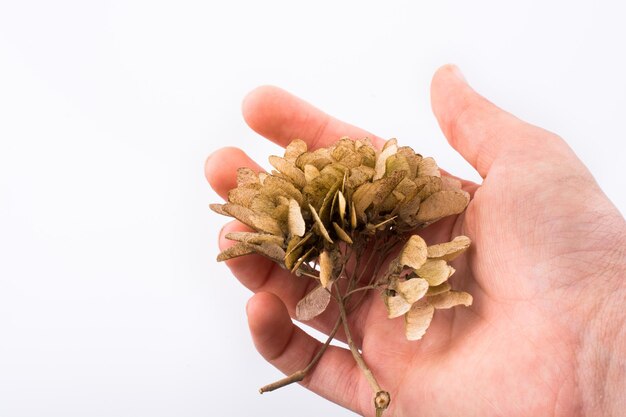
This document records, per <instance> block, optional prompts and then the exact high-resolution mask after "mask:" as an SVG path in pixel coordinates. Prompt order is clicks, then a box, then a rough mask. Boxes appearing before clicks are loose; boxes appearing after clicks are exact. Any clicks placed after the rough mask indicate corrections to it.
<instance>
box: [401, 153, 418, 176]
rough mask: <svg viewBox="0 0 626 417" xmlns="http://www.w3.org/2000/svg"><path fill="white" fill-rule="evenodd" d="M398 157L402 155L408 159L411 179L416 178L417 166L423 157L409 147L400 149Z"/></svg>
mask: <svg viewBox="0 0 626 417" xmlns="http://www.w3.org/2000/svg"><path fill="white" fill-rule="evenodd" d="M398 155H402V156H404V157H405V158H406V161H407V163H408V164H409V170H410V174H409V178H415V177H416V176H417V166H418V165H419V162H420V161H421V160H422V156H421V155H418V154H416V153H415V151H413V149H411V148H410V147H408V146H401V147H399V148H398Z"/></svg>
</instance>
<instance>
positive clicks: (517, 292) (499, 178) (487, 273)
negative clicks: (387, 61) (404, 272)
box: [206, 66, 626, 417]
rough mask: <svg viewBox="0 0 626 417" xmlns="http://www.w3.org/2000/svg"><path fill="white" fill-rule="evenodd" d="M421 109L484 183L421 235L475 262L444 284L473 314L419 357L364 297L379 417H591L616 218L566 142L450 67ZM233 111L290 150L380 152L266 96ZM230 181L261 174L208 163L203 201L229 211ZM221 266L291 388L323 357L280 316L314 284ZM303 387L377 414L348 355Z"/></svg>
mask: <svg viewBox="0 0 626 417" xmlns="http://www.w3.org/2000/svg"><path fill="white" fill-rule="evenodd" d="M432 104H433V110H434V112H435V115H436V117H437V119H438V121H439V123H440V126H441V128H442V130H443V132H444V134H445V136H446V137H447V138H448V140H449V142H450V143H451V145H452V146H453V147H454V148H455V149H456V150H457V151H459V152H460V153H461V155H462V156H463V157H464V158H465V159H467V160H468V161H469V162H470V163H471V164H472V165H473V166H474V167H475V168H476V169H477V171H478V172H479V173H480V175H481V176H482V177H483V178H484V181H483V183H482V184H481V185H480V186H479V185H476V184H473V183H470V182H466V181H465V182H464V188H465V189H466V190H467V191H469V192H470V193H471V194H472V195H473V198H472V200H471V202H470V204H469V206H468V208H467V210H466V212H465V213H463V214H461V215H460V216H457V217H455V218H447V219H444V220H442V221H440V222H438V223H436V224H434V225H432V226H430V227H429V228H427V229H425V230H423V231H422V232H420V234H421V235H422V236H423V237H424V239H425V240H426V241H427V242H428V244H434V243H439V242H443V241H447V240H450V239H451V238H453V237H454V236H457V235H460V234H464V235H467V236H469V237H470V238H471V239H472V242H473V245H472V247H471V249H470V250H469V251H468V252H467V253H466V254H465V255H463V256H462V257H460V258H459V259H458V260H456V261H455V263H454V266H455V268H456V269H457V272H456V274H455V275H454V276H453V277H452V278H451V280H452V282H453V286H454V288H455V289H461V290H464V291H468V292H469V293H471V294H472V295H473V296H474V304H473V305H472V306H471V307H470V308H462V307H460V308H456V309H452V310H439V311H437V312H436V313H435V318H434V319H433V323H432V324H431V327H430V328H429V329H428V331H427V333H426V335H425V336H424V338H423V339H422V340H421V341H419V342H408V341H406V339H405V336H404V329H403V327H404V321H403V320H402V319H401V318H400V319H394V320H389V319H387V315H386V310H385V306H384V304H383V302H382V300H381V298H380V296H379V295H378V294H377V293H375V292H372V293H371V294H370V296H369V298H368V299H366V300H365V302H364V303H363V304H362V305H361V307H360V308H359V309H358V310H357V311H355V312H354V313H353V314H352V315H351V316H350V325H351V328H352V329H353V333H354V334H353V335H352V336H353V338H354V340H355V342H356V343H357V345H358V346H359V348H360V349H361V350H362V351H363V356H364V358H365V360H366V361H367V363H368V365H369V366H370V368H371V369H372V371H373V372H374V374H375V375H376V376H377V379H378V381H379V382H380V385H381V386H382V387H383V388H384V389H385V390H387V391H389V392H390V393H391V396H392V402H391V406H390V408H389V410H388V411H387V412H386V413H388V415H390V416H396V417H402V416H424V417H425V416H451V415H452V416H456V415H464V416H473V415H476V416H491V415H494V416H543V415H549V416H561V415H562V416H572V415H577V414H584V413H586V412H587V411H586V410H589V409H595V410H596V411H597V412H599V413H600V408H599V407H601V406H602V404H600V403H599V402H598V401H600V402H601V400H598V399H597V398H596V399H595V400H594V399H593V398H592V399H591V400H589V399H587V398H586V396H585V395H584V393H585V392H586V390H588V389H589V388H590V387H591V386H592V385H594V384H599V383H602V382H603V381H605V380H606V378H608V377H611V376H613V377H615V375H612V374H611V372H613V371H614V367H611V366H609V365H608V364H607V365H606V367H605V368H603V367H602V365H598V363H596V362H599V361H601V359H602V358H599V356H602V355H603V354H604V355H608V356H610V354H609V353H608V352H600V353H599V351H598V346H597V344H598V343H597V340H596V339H599V338H604V340H610V338H611V337H613V336H615V335H617V334H619V332H620V329H621V328H620V326H621V324H620V321H619V320H618V321H617V324H615V325H607V324H606V323H607V320H605V318H606V317H607V315H609V314H612V312H613V311H615V310H617V308H618V307H619V306H620V305H621V304H622V303H623V302H624V300H625V297H624V294H625V292H626V291H625V290H624V283H623V280H622V279H621V278H622V274H623V271H624V269H625V267H624V259H625V257H626V252H625V245H624V236H626V233H625V232H626V225H625V222H624V219H623V218H622V217H621V215H620V214H619V212H618V211H617V210H616V209H615V208H614V207H613V205H612V204H611V203H610V202H609V201H608V199H607V198H606V197H605V196H604V194H603V193H602V191H601V190H600V189H599V188H598V186H597V184H596V183H595V181H594V180H593V178H592V176H591V175H590V174H589V172H588V171H587V170H586V168H585V167H584V166H583V165H582V163H581V162H580V161H579V160H578V159H577V157H576V156H575V155H574V154H573V152H572V151H571V150H570V149H569V147H568V146H567V145H566V144H565V142H563V141H562V140H561V139H560V138H559V137H557V136H556V135H554V134H551V133H549V132H547V131H545V130H542V129H540V128H538V127H535V126H531V125H529V124H527V123H524V122H523V121H521V120H519V119H517V118H515V117H514V116H512V115H510V114H508V113H506V112H504V111H503V110H501V109H499V108H497V107H496V106H494V105H493V104H491V103H490V102H488V101H487V100H485V99H484V98H482V97H481V96H479V95H478V94H477V93H475V92H474V91H473V90H472V89H471V88H470V87H469V86H468V85H467V84H466V83H465V81H464V80H463V79H462V76H460V73H459V72H458V70H457V69H456V68H455V67H452V66H446V67H443V68H442V69H440V70H439V71H438V72H437V74H436V75H435V77H434V79H433V83H432ZM243 111H244V117H245V118H246V121H247V122H248V124H249V125H250V126H251V127H252V128H253V129H254V130H256V131H257V132H259V133H260V134H262V135H263V136H265V137H267V138H268V139H270V140H272V141H275V142H276V143H278V144H280V145H283V146H284V145H286V144H287V143H288V142H289V141H291V140H292V139H294V138H296V137H297V138H301V139H304V140H305V141H307V142H308V144H309V148H316V147H320V146H327V145H328V144H330V143H331V142H334V141H335V140H337V139H338V138H339V137H342V136H351V137H353V138H361V137H366V136H367V137H370V138H371V139H372V140H373V141H374V143H375V145H376V144H377V145H381V144H382V140H381V139H379V138H377V137H376V136H374V135H372V134H370V133H368V132H365V131H363V130H361V129H359V128H356V127H354V126H350V125H348V124H345V123H342V122H340V121H338V120H336V119H333V118H331V117H330V116H328V115H326V114H324V113H322V112H321V111H319V110H317V109H315V108H314V107H312V106H310V105H309V104H307V103H305V102H303V101H302V100H300V99H298V98H296V97H294V96H291V95H290V94H288V93H286V92H284V91H282V90H279V89H277V88H273V87H262V88H259V89H257V90H255V91H254V92H253V93H251V94H250V95H249V96H248V98H247V99H246V101H245V102H244V108H243ZM408 145H410V143H409V144H408ZM240 166H248V167H251V168H253V169H256V170H260V168H259V167H258V165H256V164H255V163H254V162H253V161H252V160H250V159H249V158H248V157H247V156H246V155H245V154H244V153H243V152H242V151H241V150H239V149H235V148H225V149H222V150H220V151H218V152H216V153H215V154H213V155H212V156H211V157H210V158H209V159H208V161H207V166H206V175H207V178H208V180H209V182H210V184H211V186H212V187H213V188H214V189H215V190H216V191H217V192H218V193H219V194H220V195H222V196H226V194H227V191H228V190H229V189H231V188H234V187H235V185H236V184H235V178H236V175H235V171H236V169H237V168H238V167H240ZM243 229H244V226H243V225H242V224H240V223H237V222H232V223H230V224H228V225H227V226H226V227H225V228H224V230H223V231H222V236H220V246H221V247H222V249H223V248H225V247H226V246H228V245H230V244H231V242H229V241H228V240H225V239H224V235H225V234H226V233H227V232H230V231H233V230H243ZM228 266H229V267H230V268H231V270H232V271H233V273H234V274H235V276H236V277H237V278H238V279H239V280H240V281H241V282H242V283H243V284H244V285H245V286H247V287H248V288H250V289H251V290H252V291H254V292H255V293H256V294H255V296H254V297H253V298H252V299H251V300H250V302H249V304H248V307H247V311H248V319H249V324H250V330H251V333H252V336H253V338H254V342H255V344H256V346H257V349H258V350H259V352H260V353H261V354H262V355H263V356H264V357H265V358H266V359H267V360H268V361H270V362H271V363H272V364H274V365H275V366H277V367H278V368H279V369H280V370H282V371H283V372H285V373H287V374H289V373H292V372H294V371H297V370H299V369H302V368H304V367H305V366H306V365H307V364H308V362H309V361H310V360H311V358H312V357H313V355H314V354H315V352H316V351H317V350H318V349H319V348H320V343H319V342H318V341H317V340H315V339H314V338H312V337H311V336H309V335H307V334H306V333H305V332H303V331H302V330H300V329H299V328H298V327H296V326H294V325H293V324H292V322H291V317H293V316H294V315H295V305H296V303H297V302H298V300H300V299H301V298H302V296H303V295H304V294H305V293H306V292H307V290H308V289H310V282H309V281H308V280H305V279H298V278H295V277H293V276H291V275H290V274H289V273H288V272H287V271H285V270H282V269H281V268H279V267H276V266H275V264H274V263H272V262H271V261H269V260H267V259H265V258H262V257H260V256H258V255H250V256H246V257H242V258H236V259H232V260H230V261H228ZM620 271H621V272H620ZM620 314H621V317H622V319H621V320H622V321H623V313H620ZM336 317H337V311H336V310H333V309H332V308H329V309H328V311H326V312H325V313H324V314H322V315H321V316H319V317H317V318H316V319H314V320H313V321H312V322H311V323H308V324H311V325H312V326H314V327H316V328H317V329H319V330H321V331H323V332H326V333H328V332H329V331H330V330H331V328H332V327H333V325H334V324H335V320H336ZM342 337H343V336H342V335H341V334H339V336H338V338H339V339H341V338H342ZM590 358H595V359H596V362H593V360H592V359H590ZM609 359H610V358H609ZM602 363H604V362H602ZM607 363H610V361H608V362H607ZM618 368H619V367H618ZM594 379H595V380H594ZM303 384H304V385H306V386H307V387H308V388H309V389H311V390H313V391H315V392H317V393H319V394H320V395H322V396H324V397H326V398H328V399H330V400H332V401H334V402H336V403H338V404H341V405H343V406H345V407H347V408H350V409H352V410H354V411H355V412H357V413H360V414H362V415H367V416H369V415H373V413H374V407H373V404H372V398H373V394H372V392H371V389H370V386H369V385H368V384H367V382H366V380H365V379H364V378H363V377H362V375H361V374H360V370H359V368H358V367H357V366H356V364H355V362H354V360H353V358H352V355H351V354H350V352H349V350H347V349H343V348H340V347H331V348H330V349H329V350H328V351H327V352H326V354H325V355H324V356H323V358H322V359H321V361H320V362H319V364H318V365H317V367H316V368H315V371H314V372H313V373H312V374H311V375H309V376H308V377H307V378H306V379H305V380H304V381H303ZM594 401H595V402H594ZM600 414H601V413H600Z"/></svg>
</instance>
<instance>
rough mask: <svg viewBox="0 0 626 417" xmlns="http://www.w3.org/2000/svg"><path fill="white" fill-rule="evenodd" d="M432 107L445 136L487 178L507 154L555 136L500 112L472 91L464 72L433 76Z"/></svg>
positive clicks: (450, 67)
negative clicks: (490, 171) (501, 157)
mask: <svg viewBox="0 0 626 417" xmlns="http://www.w3.org/2000/svg"><path fill="white" fill-rule="evenodd" d="M430 93H431V105H432V108H433V112H434V113H435V117H436V118H437V121H438V122H439V126H440V127H441V130H442V131H443V134H444V135H445V136H446V138H447V139H448V142H450V145H452V147H453V148H454V149H456V150H457V151H458V152H459V153H460V154H461V155H462V156H463V158H465V159H466V160H467V161H468V162H469V163H470V164H471V165H472V166H473V167H474V168H475V169H476V170H477V171H478V173H479V174H480V175H481V176H482V177H483V178H484V177H486V176H487V174H488V172H489V169H490V167H491V165H492V163H493V161H494V160H496V158H498V157H499V156H501V155H502V153H503V152H505V151H507V150H508V151H513V152H515V151H522V150H524V149H525V150H527V149H529V147H533V145H535V144H536V142H538V141H541V142H545V140H546V136H548V137H549V136H555V135H552V134H549V133H548V132H546V131H544V130H542V129H540V128H538V127H536V126H533V125H530V124H528V123H525V122H523V121H522V120H520V119H518V118H517V117H515V116H513V115H512V114H510V113H508V112H506V111H504V110H502V109H500V108H499V107H497V106H496V105H494V104H493V103H491V102H490V101H488V100H487V99H485V98H484V97H482V96H481V95H479V94H478V93H476V92H475V91H474V90H473V89H472V87H470V86H469V85H468V84H467V82H466V81H465V78H464V77H463V75H462V73H461V71H460V70H459V69H458V68H457V67H456V66H454V65H445V66H443V67H441V68H439V70H437V72H436V73H435V75H434V76H433V80H432V83H431V87H430Z"/></svg>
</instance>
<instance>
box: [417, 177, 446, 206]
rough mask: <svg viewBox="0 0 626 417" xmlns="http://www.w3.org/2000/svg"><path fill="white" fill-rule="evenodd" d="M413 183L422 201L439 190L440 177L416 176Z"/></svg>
mask: <svg viewBox="0 0 626 417" xmlns="http://www.w3.org/2000/svg"><path fill="white" fill-rule="evenodd" d="M415 185H416V187H417V189H418V190H419V192H418V193H417V195H418V196H419V198H420V200H422V201H424V200H426V199H427V198H428V197H430V196H431V195H433V194H435V193H436V192H438V191H441V178H438V177H417V178H416V179H415Z"/></svg>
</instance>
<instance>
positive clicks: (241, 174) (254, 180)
mask: <svg viewBox="0 0 626 417" xmlns="http://www.w3.org/2000/svg"><path fill="white" fill-rule="evenodd" d="M249 184H261V183H260V182H259V175H258V174H257V173H256V172H254V171H253V170H251V169H250V168H246V167H243V168H238V169H237V186H238V187H241V186H243V185H249Z"/></svg>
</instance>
